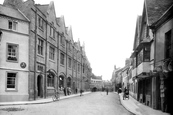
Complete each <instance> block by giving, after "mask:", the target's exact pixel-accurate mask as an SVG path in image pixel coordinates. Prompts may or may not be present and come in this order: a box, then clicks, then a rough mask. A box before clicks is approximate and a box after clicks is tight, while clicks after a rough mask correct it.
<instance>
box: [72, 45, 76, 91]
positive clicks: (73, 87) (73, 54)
mask: <svg viewBox="0 0 173 115" xmlns="http://www.w3.org/2000/svg"><path fill="white" fill-rule="evenodd" d="M73 49H74V47H73V46H72V63H73V64H74V50H73ZM72 63H71V66H72V67H71V69H72V77H73V78H72V87H73V92H75V87H74V85H73V81H74V76H73V72H74V70H73V69H74V68H73V66H74V65H73V64H72Z"/></svg>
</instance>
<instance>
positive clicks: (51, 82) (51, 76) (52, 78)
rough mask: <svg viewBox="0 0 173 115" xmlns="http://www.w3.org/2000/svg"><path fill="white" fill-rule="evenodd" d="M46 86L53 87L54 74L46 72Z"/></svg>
mask: <svg viewBox="0 0 173 115" xmlns="http://www.w3.org/2000/svg"><path fill="white" fill-rule="evenodd" d="M47 86H48V87H54V75H53V74H48V76H47Z"/></svg>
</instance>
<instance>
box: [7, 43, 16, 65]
mask: <svg viewBox="0 0 173 115" xmlns="http://www.w3.org/2000/svg"><path fill="white" fill-rule="evenodd" d="M9 45H12V46H16V61H15V60H9V59H8V56H9V50H8V46H9ZM6 61H7V62H18V61H19V45H18V44H13V43H7V45H6Z"/></svg>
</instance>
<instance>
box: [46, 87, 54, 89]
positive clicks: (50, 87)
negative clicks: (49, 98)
mask: <svg viewBox="0 0 173 115" xmlns="http://www.w3.org/2000/svg"><path fill="white" fill-rule="evenodd" d="M47 89H55V88H54V87H47Z"/></svg>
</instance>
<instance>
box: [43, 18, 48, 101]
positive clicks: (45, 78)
mask: <svg viewBox="0 0 173 115" xmlns="http://www.w3.org/2000/svg"><path fill="white" fill-rule="evenodd" d="M47 25H48V22H47V21H46V46H45V48H46V49H45V70H44V71H45V73H44V98H46V97H47V96H46V94H47V75H46V73H47V27H48V26H47Z"/></svg>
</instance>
